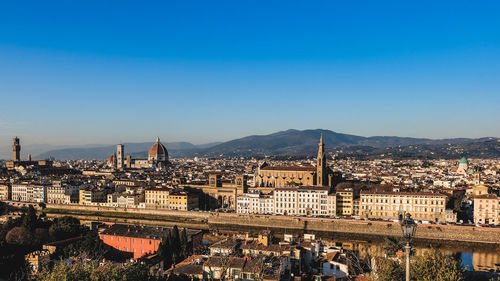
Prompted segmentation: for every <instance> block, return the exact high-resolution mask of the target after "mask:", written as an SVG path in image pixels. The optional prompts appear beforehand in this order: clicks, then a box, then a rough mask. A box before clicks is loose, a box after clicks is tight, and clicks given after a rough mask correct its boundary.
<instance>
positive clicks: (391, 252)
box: [384, 237, 406, 257]
mask: <svg viewBox="0 0 500 281" xmlns="http://www.w3.org/2000/svg"><path fill="white" fill-rule="evenodd" d="M405 244H406V243H405V240H404V239H403V238H402V237H386V238H385V246H384V252H385V254H386V255H387V256H389V257H394V256H396V253H397V252H398V251H400V250H401V251H404V248H405Z"/></svg>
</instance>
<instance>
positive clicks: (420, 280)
mask: <svg viewBox="0 0 500 281" xmlns="http://www.w3.org/2000/svg"><path fill="white" fill-rule="evenodd" d="M375 267H376V268H375V271H374V274H373V276H374V280H376V281H386V280H387V281H388V280H404V276H405V263H404V260H394V259H386V258H379V259H377V261H376V266H375ZM464 276H465V268H464V267H463V266H462V265H461V262H460V260H458V259H456V258H453V257H452V256H449V255H445V254H443V253H441V252H438V251H436V250H430V251H427V252H425V253H424V254H423V255H421V256H416V257H415V258H414V259H413V262H412V263H411V273H410V277H411V280H413V281H463V280H465V277H464Z"/></svg>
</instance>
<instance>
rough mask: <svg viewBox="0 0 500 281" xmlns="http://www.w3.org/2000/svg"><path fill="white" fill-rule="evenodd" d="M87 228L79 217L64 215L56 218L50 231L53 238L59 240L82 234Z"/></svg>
mask: <svg viewBox="0 0 500 281" xmlns="http://www.w3.org/2000/svg"><path fill="white" fill-rule="evenodd" d="M85 230H86V229H85V227H83V226H81V225H80V221H79V220H78V219H77V218H74V217H70V216H64V217H62V218H60V219H56V220H54V224H52V225H51V226H50V228H49V233H50V236H51V237H52V239H54V240H55V241H57V240H64V239H68V238H73V237H77V236H80V235H81V234H82V232H84V231H85Z"/></svg>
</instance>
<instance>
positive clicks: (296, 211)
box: [274, 186, 329, 216]
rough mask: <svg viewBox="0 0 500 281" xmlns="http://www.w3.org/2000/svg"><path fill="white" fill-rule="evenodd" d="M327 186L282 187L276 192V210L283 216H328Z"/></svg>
mask: <svg viewBox="0 0 500 281" xmlns="http://www.w3.org/2000/svg"><path fill="white" fill-rule="evenodd" d="M328 190H329V188H328V187H326V186H301V187H281V188H276V189H275V190H274V210H275V213H276V214H282V215H314V216H327V215H328Z"/></svg>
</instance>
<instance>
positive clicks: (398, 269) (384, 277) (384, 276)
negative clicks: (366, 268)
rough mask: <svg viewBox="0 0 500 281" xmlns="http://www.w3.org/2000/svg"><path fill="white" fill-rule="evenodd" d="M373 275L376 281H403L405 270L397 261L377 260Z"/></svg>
mask: <svg viewBox="0 0 500 281" xmlns="http://www.w3.org/2000/svg"><path fill="white" fill-rule="evenodd" d="M373 275H374V278H373V280H376V281H393V280H404V279H405V270H404V268H403V266H402V265H401V263H399V262H398V261H397V260H392V259H386V258H378V259H377V260H376V269H375V272H373Z"/></svg>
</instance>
